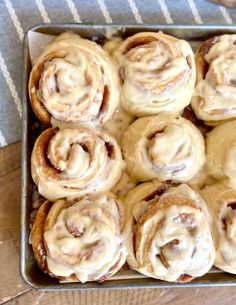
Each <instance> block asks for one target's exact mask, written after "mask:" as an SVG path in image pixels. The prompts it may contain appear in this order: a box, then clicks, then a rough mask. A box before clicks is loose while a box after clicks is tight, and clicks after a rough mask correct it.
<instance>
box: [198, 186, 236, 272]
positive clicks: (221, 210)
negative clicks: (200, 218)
mask: <svg viewBox="0 0 236 305" xmlns="http://www.w3.org/2000/svg"><path fill="white" fill-rule="evenodd" d="M202 195H203V197H204V199H205V200H206V201H207V203H208V205H209V208H210V211H211V214H212V216H213V232H214V242H215V248H216V259H215V263H214V265H215V266H216V267H218V268H220V269H222V270H224V271H226V272H230V273H234V274H236V210H235V207H236V206H235V204H236V191H235V190H233V189H228V188H226V187H225V186H223V185H222V184H215V185H212V186H207V187H205V188H204V189H203V191H202ZM231 204H232V206H231Z"/></svg>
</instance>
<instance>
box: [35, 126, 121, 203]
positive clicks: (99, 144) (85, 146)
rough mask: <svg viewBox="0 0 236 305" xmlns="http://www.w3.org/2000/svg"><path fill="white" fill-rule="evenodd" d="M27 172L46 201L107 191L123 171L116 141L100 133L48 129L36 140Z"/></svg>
mask: <svg viewBox="0 0 236 305" xmlns="http://www.w3.org/2000/svg"><path fill="white" fill-rule="evenodd" d="M31 160H32V161H31V171H32V177H33V180H34V182H35V183H36V184H37V185H38V189H39V193H40V194H41V195H43V196H44V197H45V198H47V199H49V200H55V199H58V198H63V197H69V196H81V195H84V194H88V193H90V192H98V191H107V190H109V189H111V188H112V187H113V186H114V185H115V184H116V183H117V182H118V180H119V179H120V177H121V174H122V170H123V168H124V161H123V159H122V154H121V150H120V148H119V146H118V144H117V142H116V140H115V139H114V138H113V137H112V136H110V135H109V134H108V133H106V132H105V131H103V130H100V129H97V130H96V131H95V130H93V131H92V130H89V129H84V128H80V129H75V128H74V129H61V130H58V129H56V128H49V129H47V130H46V131H44V132H43V133H42V134H41V135H40V136H39V138H38V139H37V141H36V143H35V146H34V149H33V152H32V158H31Z"/></svg>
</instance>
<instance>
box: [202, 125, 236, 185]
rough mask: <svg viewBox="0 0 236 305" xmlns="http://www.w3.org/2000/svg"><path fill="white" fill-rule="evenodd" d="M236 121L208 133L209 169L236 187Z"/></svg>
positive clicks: (223, 180)
mask: <svg viewBox="0 0 236 305" xmlns="http://www.w3.org/2000/svg"><path fill="white" fill-rule="evenodd" d="M235 130H236V121H230V122H227V123H224V124H221V125H219V126H216V127H215V128H214V129H213V130H212V131H211V132H209V133H208V134H207V138H206V151H207V170H208V172H209V174H210V175H211V176H212V177H213V178H215V179H217V180H220V181H222V182H223V183H224V184H226V185H227V186H229V187H232V188H235V187H236V163H235V155H236V133H235Z"/></svg>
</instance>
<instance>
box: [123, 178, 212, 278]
mask: <svg viewBox="0 0 236 305" xmlns="http://www.w3.org/2000/svg"><path fill="white" fill-rule="evenodd" d="M125 202H126V204H127V205H128V206H129V217H128V221H127V224H126V229H125V230H126V233H127V234H128V236H129V237H128V239H127V246H128V247H129V254H128V264H129V266H130V267H131V268H132V269H135V270H137V271H138V272H140V273H142V274H145V275H147V276H149V277H154V278H157V279H161V280H165V281H171V282H189V281H191V280H192V279H193V278H195V277H199V276H202V275H203V274H205V273H206V272H208V271H209V269H210V268H211V266H212V264H213V262H214V259H215V249H214V244H213V240H212V235H211V230H210V223H209V222H210V218H209V215H208V212H207V210H206V207H205V202H204V201H203V200H202V198H201V197H200V196H199V195H198V194H197V193H196V192H195V191H193V190H192V189H191V188H190V187H189V186H187V185H186V184H182V185H179V186H173V185H170V184H165V183H160V182H158V181H155V180H154V181H152V182H146V183H143V184H140V185H139V186H137V187H136V188H134V189H133V190H132V191H131V192H130V193H129V194H128V195H127V197H126V199H125Z"/></svg>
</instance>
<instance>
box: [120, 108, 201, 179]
mask: <svg viewBox="0 0 236 305" xmlns="http://www.w3.org/2000/svg"><path fill="white" fill-rule="evenodd" d="M122 149H123V153H124V158H125V161H126V162H127V170H128V172H129V173H130V175H131V176H134V177H135V178H136V179H137V180H139V181H147V180H151V179H153V178H158V179H159V180H161V181H166V180H171V181H180V182H185V181H188V180H190V179H191V178H193V177H194V176H195V175H196V174H197V173H198V171H199V170H200V169H201V167H202V165H203V164H204V162H205V148H204V139H203V136H202V134H201V133H200V131H199V130H198V129H197V128H196V127H195V126H194V125H193V124H192V123H191V122H190V121H188V120H186V119H184V118H182V117H174V116H172V115H167V114H159V115H156V116H150V117H143V118H139V119H137V120H136V121H135V122H134V123H133V124H131V125H130V126H129V127H128V129H127V130H126V131H125V133H124V135H123V138H122Z"/></svg>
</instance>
